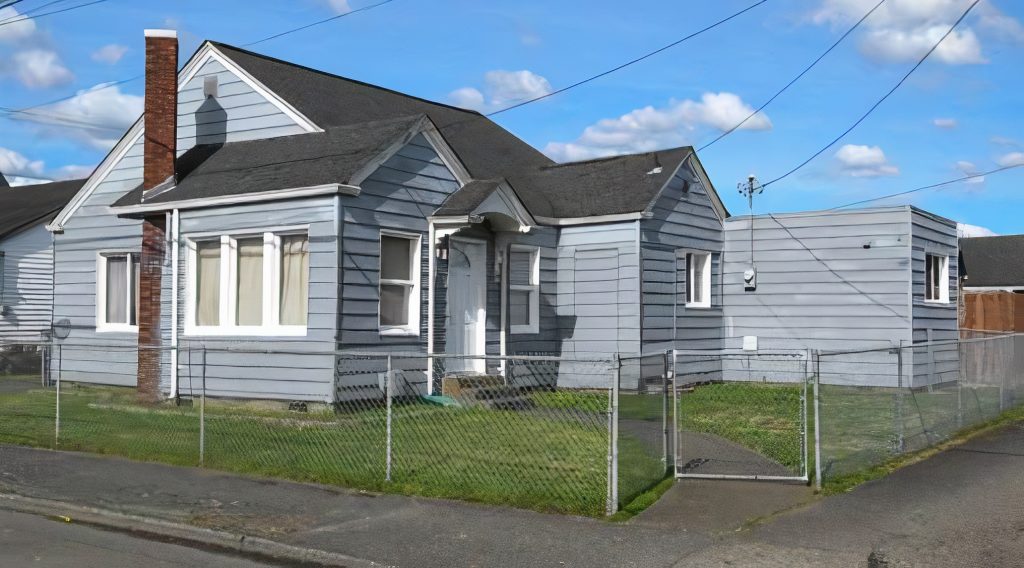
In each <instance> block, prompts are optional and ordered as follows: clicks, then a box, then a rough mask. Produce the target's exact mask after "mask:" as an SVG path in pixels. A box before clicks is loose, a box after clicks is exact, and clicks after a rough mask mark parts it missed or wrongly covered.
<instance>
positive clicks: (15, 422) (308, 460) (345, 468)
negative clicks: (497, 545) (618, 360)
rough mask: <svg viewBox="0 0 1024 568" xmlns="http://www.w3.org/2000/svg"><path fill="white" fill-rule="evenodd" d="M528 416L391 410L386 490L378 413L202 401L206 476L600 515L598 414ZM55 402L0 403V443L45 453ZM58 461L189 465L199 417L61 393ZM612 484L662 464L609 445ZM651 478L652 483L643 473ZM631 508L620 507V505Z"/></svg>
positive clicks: (189, 410)
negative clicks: (100, 457)
mask: <svg viewBox="0 0 1024 568" xmlns="http://www.w3.org/2000/svg"><path fill="white" fill-rule="evenodd" d="M533 396H534V397H535V398H536V399H537V400H538V402H539V404H537V405H536V406H535V407H534V408H533V409H529V410H515V411H514V410H494V409H489V408H486V407H482V406H463V407H442V406H435V405H432V404H426V403H423V402H419V401H414V402H407V403H397V402H396V403H395V405H394V407H393V415H392V432H393V441H392V464H391V481H390V482H386V481H385V473H386V457H385V456H386V435H385V433H386V412H385V409H384V408H383V406H381V405H376V404H370V403H358V404H353V405H350V406H351V410H349V411H339V412H335V411H333V410H332V409H327V408H322V409H321V410H314V411H311V412H309V413H293V412H285V411H282V410H279V409H278V408H277V407H275V406H273V405H269V404H265V403H264V404H260V403H249V404H244V403H224V402H213V401H208V402H207V407H206V424H205V428H206V436H205V465H206V466H207V467H211V468H216V469H222V470H226V471H235V472H241V473H247V474H258V475H267V476H274V477H282V478H287V479H294V480H298V481H312V482H319V483H327V484H336V485H343V486H347V487H354V488H361V489H370V490H378V491H387V492H398V493H406V494H416V495H425V496H436V497H448V498H457V499H466V500H473V501H481V502H486V503H493V504H507V505H512V506H516V507H523V508H531V509H537V510H545V511H554V512H562V513H573V514H583V515H591V516H600V515H603V514H604V512H605V501H606V495H607V494H606V480H607V474H608V470H607V468H608V462H607V451H608V434H607V414H606V409H607V402H606V400H604V401H602V399H601V398H600V397H596V398H593V397H591V398H583V399H580V400H577V401H575V402H576V404H575V406H571V407H565V406H564V405H563V406H562V408H561V409H558V407H559V404H561V403H559V402H558V401H556V400H555V399H557V398H558V393H536V394H535V395H533ZM54 403H55V395H54V391H53V389H47V390H43V389H39V388H37V387H36V388H30V389H29V390H24V391H22V392H4V393H2V394H0V442H6V443H14V444H22V445H32V446H41V447H54V420H53V416H54ZM60 406H61V430H60V437H59V445H58V446H57V447H59V448H60V449H67V450H80V451H87V452H93V453H100V454H110V455H118V456H123V457H127V458H131V459H137V460H145V461H156V462H162V463H170V464H176V465H190V466H194V465H199V459H200V456H199V419H198V414H199V409H198V403H197V407H195V408H193V407H184V406H182V407H175V406H170V405H159V406H156V407H143V406H139V405H138V404H136V403H135V401H134V391H133V390H130V389H123V388H116V387H94V386H72V385H67V384H66V385H64V387H63V390H62V393H61V405H60ZM619 445H620V455H621V456H623V458H624V461H620V463H623V464H624V465H623V472H624V473H625V475H626V477H627V478H630V476H633V475H636V476H649V477H656V479H653V480H652V481H651V482H650V483H644V484H643V488H642V489H640V490H637V493H639V492H641V491H642V490H643V489H646V488H647V487H649V486H650V485H653V484H654V483H656V482H657V480H660V479H662V478H664V464H663V463H662V462H661V455H660V450H659V452H658V455H657V456H652V455H650V452H649V451H648V448H647V447H646V445H645V444H644V443H642V442H640V441H638V440H635V439H633V438H632V437H631V436H630V435H629V434H623V436H622V437H621V438H620V444H619ZM654 470H657V471H658V472H659V473H658V474H657V475H656V476H654V474H653V473H651V472H652V471H654ZM627 497H628V496H624V497H623V500H625V499H626V498H627Z"/></svg>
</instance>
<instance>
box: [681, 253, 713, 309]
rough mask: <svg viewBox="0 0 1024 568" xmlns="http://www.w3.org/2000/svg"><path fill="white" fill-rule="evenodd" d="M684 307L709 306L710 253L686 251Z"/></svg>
mask: <svg viewBox="0 0 1024 568" xmlns="http://www.w3.org/2000/svg"><path fill="white" fill-rule="evenodd" d="M686 307H688V308H710V307H711V253H709V252H687V253H686Z"/></svg>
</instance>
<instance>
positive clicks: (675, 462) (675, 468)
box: [672, 349, 679, 475]
mask: <svg viewBox="0 0 1024 568" xmlns="http://www.w3.org/2000/svg"><path fill="white" fill-rule="evenodd" d="M678 369H679V350H678V349H673V350H672V475H677V474H678V473H679V385H678V384H677V383H676V376H677V374H678V373H677V371H678Z"/></svg>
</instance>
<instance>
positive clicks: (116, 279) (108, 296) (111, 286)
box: [96, 252, 139, 331]
mask: <svg viewBox="0 0 1024 568" xmlns="http://www.w3.org/2000/svg"><path fill="white" fill-rule="evenodd" d="M96 272H97V275H96V276H97V278H96V329H97V331H138V324H139V321H138V317H139V255H138V254H136V253H129V252H109V253H101V254H100V257H99V263H98V266H97V271H96Z"/></svg>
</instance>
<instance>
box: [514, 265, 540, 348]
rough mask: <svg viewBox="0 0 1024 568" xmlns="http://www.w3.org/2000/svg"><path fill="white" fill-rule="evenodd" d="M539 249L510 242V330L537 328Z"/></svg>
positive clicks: (538, 315) (528, 331) (520, 330)
mask: <svg viewBox="0 0 1024 568" xmlns="http://www.w3.org/2000/svg"><path fill="white" fill-rule="evenodd" d="M539 319H540V249H538V248H537V247H525V246H521V245H512V248H511V249H510V251H509V256H508V320H509V321H508V323H509V332H511V333H537V332H538V331H539V330H540V322H539V321H538V320H539Z"/></svg>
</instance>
